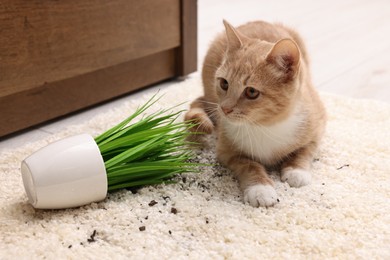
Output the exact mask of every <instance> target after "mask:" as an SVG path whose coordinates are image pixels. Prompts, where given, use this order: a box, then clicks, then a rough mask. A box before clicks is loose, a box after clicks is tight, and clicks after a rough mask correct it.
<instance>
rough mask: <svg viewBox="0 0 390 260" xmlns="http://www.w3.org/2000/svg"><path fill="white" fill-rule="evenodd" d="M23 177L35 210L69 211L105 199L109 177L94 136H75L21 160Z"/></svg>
mask: <svg viewBox="0 0 390 260" xmlns="http://www.w3.org/2000/svg"><path fill="white" fill-rule="evenodd" d="M21 170H22V178H23V184H24V188H25V190H26V193H27V196H28V199H29V202H30V203H31V205H33V206H34V207H35V208H46V209H47V208H49V209H55V208H70V207H77V206H81V205H84V204H88V203H91V202H95V201H101V200H103V199H104V198H105V197H106V195H107V188H108V186H107V174H106V168H105V166H104V161H103V157H102V155H101V154H100V150H99V147H98V146H97V144H96V142H95V140H94V139H93V137H92V136H90V135H87V134H82V135H76V136H72V137H68V138H65V139H62V140H60V141H57V142H54V143H52V144H49V145H48V146H46V147H44V148H42V149H40V150H38V151H37V152H36V153H34V154H32V155H30V156H29V157H27V158H26V159H25V160H24V161H22V166H21Z"/></svg>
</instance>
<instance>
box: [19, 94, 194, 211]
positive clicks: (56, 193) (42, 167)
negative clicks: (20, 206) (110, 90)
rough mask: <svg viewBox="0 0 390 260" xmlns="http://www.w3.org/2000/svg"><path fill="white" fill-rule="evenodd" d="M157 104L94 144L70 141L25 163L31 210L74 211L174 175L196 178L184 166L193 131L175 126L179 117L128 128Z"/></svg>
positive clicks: (154, 117)
mask: <svg viewBox="0 0 390 260" xmlns="http://www.w3.org/2000/svg"><path fill="white" fill-rule="evenodd" d="M157 100H158V99H157ZM157 100H156V99H154V97H153V98H152V99H151V100H149V101H148V102H147V103H146V104H145V105H143V106H142V107H140V108H139V109H137V111H136V112H135V113H134V114H133V115H131V116H130V117H129V118H127V119H126V120H124V121H123V122H121V123H120V124H118V125H116V126H114V127H113V128H111V129H109V130H108V131H106V132H105V133H103V134H101V135H100V136H98V137H96V138H93V137H92V136H90V135H88V134H81V135H76V136H71V137H68V138H65V139H62V140H59V141H57V142H54V143H51V144H49V145H48V146H46V147H43V148H41V149H40V150H38V151H37V152H35V153H34V154H32V155H30V156H29V157H27V158H26V159H25V160H23V161H22V165H21V172H22V178H23V184H24V187H25V190H26V193H27V197H28V200H29V202H30V203H31V205H32V206H33V207H35V208H40V209H61V208H70V207H78V206H82V205H85V204H89V203H91V202H97V201H101V200H103V199H105V197H106V195H107V192H109V191H113V190H118V189H123V188H131V187H140V186H144V185H152V184H160V183H170V182H172V177H173V176H175V175H176V174H180V173H183V172H196V171H197V170H198V169H197V164H196V163H190V162H188V160H189V159H190V158H191V157H192V152H191V151H190V150H189V149H188V144H189V143H188V142H187V141H186V137H187V136H188V131H187V130H188V129H189V128H191V127H193V126H194V125H193V124H191V123H189V122H179V123H178V122H176V121H175V120H176V119H177V117H178V115H179V114H180V113H181V111H180V112H177V113H173V112H171V113H167V111H168V110H163V111H158V112H156V113H153V114H151V115H149V116H144V117H143V118H142V119H141V120H139V121H138V122H136V123H134V124H130V121H132V120H133V119H134V118H136V117H137V116H139V115H140V114H142V113H143V112H145V110H146V109H148V108H149V107H150V106H151V105H153V104H154V103H155V102H156V101H157Z"/></svg>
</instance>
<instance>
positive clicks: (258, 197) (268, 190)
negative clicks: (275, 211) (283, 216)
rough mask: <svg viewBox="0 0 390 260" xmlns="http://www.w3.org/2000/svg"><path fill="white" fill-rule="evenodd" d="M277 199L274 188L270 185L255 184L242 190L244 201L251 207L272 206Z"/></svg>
mask: <svg viewBox="0 0 390 260" xmlns="http://www.w3.org/2000/svg"><path fill="white" fill-rule="evenodd" d="M277 200H278V197H277V194H276V191H275V189H274V188H273V187H272V186H271V185H268V184H267V185H263V184H256V185H253V186H249V187H247V188H246V189H245V190H244V202H245V203H249V204H250V205H251V206H253V207H259V206H261V207H269V206H273V205H274V204H275V203H276V202H277Z"/></svg>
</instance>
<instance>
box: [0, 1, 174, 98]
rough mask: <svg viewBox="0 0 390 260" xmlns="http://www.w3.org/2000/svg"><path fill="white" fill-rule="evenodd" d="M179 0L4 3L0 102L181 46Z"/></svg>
mask: <svg viewBox="0 0 390 260" xmlns="http://www.w3.org/2000/svg"><path fill="white" fill-rule="evenodd" d="M180 15H181V11H180V1H179V0H158V1H156V0H142V1H128V0H115V1H114V0H113V1H107V0H83V1H78V0H67V1H52V0H29V1H25V0H3V1H1V2H0V97H4V96H7V95H11V94H13V93H17V92H19V91H24V90H28V89H32V88H35V87H37V86H40V85H42V84H44V83H45V82H46V83H49V84H50V83H51V82H55V81H59V80H63V79H66V78H71V77H75V76H78V75H81V74H84V73H89V72H92V71H95V70H98V69H102V68H105V67H110V66H114V65H116V64H119V63H124V62H127V61H130V60H132V59H137V58H139V57H143V56H146V55H150V54H153V53H157V52H160V51H163V50H167V49H171V48H175V47H178V46H179V45H180Z"/></svg>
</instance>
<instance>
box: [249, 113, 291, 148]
mask: <svg viewBox="0 0 390 260" xmlns="http://www.w3.org/2000/svg"><path fill="white" fill-rule="evenodd" d="M247 120H248V122H249V123H250V124H252V125H253V126H256V127H257V129H259V130H260V131H261V133H262V134H264V135H265V136H266V137H268V138H269V139H271V140H272V141H274V142H276V143H278V144H284V142H283V141H281V140H283V137H282V136H278V135H275V133H272V132H271V131H270V130H269V129H268V128H267V127H266V126H264V125H262V124H259V123H258V122H255V121H254V120H252V119H250V118H247Z"/></svg>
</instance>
